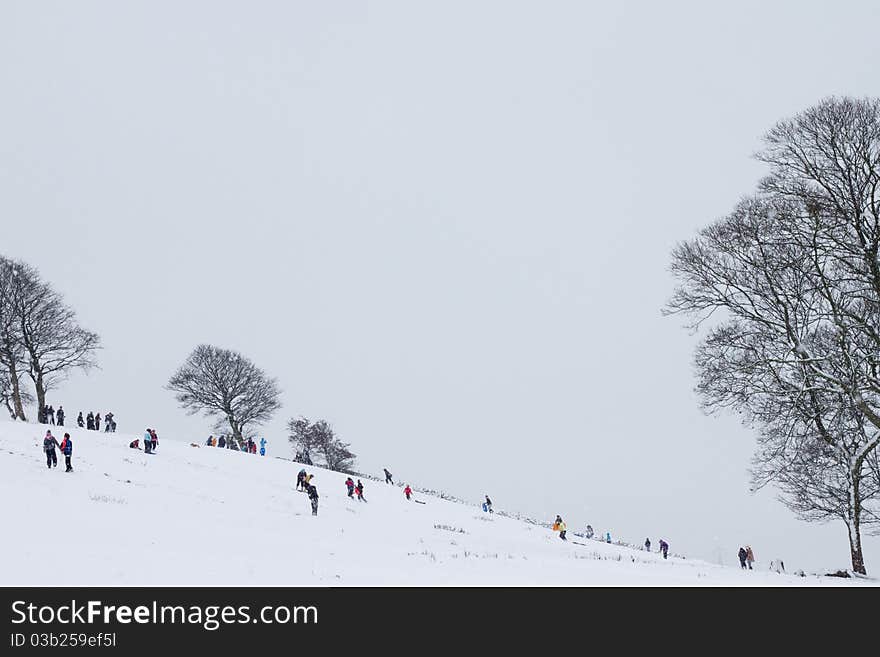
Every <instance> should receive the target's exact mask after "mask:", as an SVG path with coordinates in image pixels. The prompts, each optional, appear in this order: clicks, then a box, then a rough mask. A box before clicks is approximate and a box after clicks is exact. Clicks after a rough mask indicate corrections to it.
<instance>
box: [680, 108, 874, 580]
mask: <svg viewBox="0 0 880 657" xmlns="http://www.w3.org/2000/svg"><path fill="white" fill-rule="evenodd" d="M756 157H757V159H758V160H759V161H761V162H763V163H765V164H766V165H767V166H768V167H769V173H768V175H767V176H766V177H765V178H764V179H763V180H761V182H760V183H759V185H758V189H757V190H756V191H755V193H753V194H752V195H751V196H749V197H747V198H745V199H743V200H742V201H741V202H740V203H739V204H738V205H737V206H736V208H735V209H734V210H733V212H731V213H730V214H729V215H728V216H726V217H724V218H722V219H721V220H719V221H716V222H714V223H713V224H711V225H709V226H707V227H706V228H704V229H703V230H701V231H700V232H699V234H698V236H697V237H695V238H694V239H691V240H689V241H686V242H684V243H681V244H679V245H678V246H677V247H676V248H675V249H674V251H673V253H672V266H671V270H672V273H673V274H674V276H675V277H676V279H677V281H678V285H677V288H676V290H675V292H674V294H673V296H672V298H671V299H670V301H669V303H668V305H667V307H666V308H665V312H666V313H670V314H682V315H684V316H686V317H688V318H689V319H688V326H689V327H690V328H691V329H693V330H695V331H696V330H698V329H700V328H701V327H703V326H705V327H706V328H707V332H706V334H705V336H704V337H703V339H702V341H701V342H700V344H699V346H698V347H697V350H696V356H695V362H696V369H697V377H698V383H697V392H698V393H699V395H700V398H701V401H702V404H703V406H704V408H705V409H706V410H707V411H709V412H713V411H718V410H720V409H731V410H733V411H735V412H737V413H738V414H740V415H741V416H742V418H743V420H744V422H745V423H746V424H747V425H748V426H750V427H752V428H754V429H755V431H756V432H757V434H758V447H757V451H756V454H755V457H754V461H753V467H752V477H753V483H754V484H755V485H756V486H758V487H760V486H765V485H767V484H773V485H775V486H776V487H777V488H778V490H779V491H780V495H781V499H782V500H783V502H784V503H786V504H787V505H788V507H789V508H790V509H792V510H793V511H794V512H795V513H796V514H798V516H800V517H801V518H803V519H805V520H822V521H826V520H829V519H832V518H837V519H840V520H842V521H843V522H844V523H845V525H846V527H847V530H848V536H849V544H850V558H851V561H852V568H853V571H855V572H858V573H865V572H866V570H865V563H864V558H863V554H862V546H861V536H862V532H863V530H870V529H871V528H872V527H877V526H878V524H880V467H878V446H880V259H878V258H880V99H853V98H830V99H826V100H823V101H822V102H820V103H819V104H818V105H816V106H814V107H812V108H810V109H808V110H806V111H805V112H803V113H801V114H799V115H797V116H795V117H794V118H792V119H788V120H784V121H781V122H780V123H778V124H777V125H776V126H775V127H774V128H773V129H771V130H770V132H769V133H767V135H766V136H765V137H764V148H763V150H761V151H760V152H759V153H758V154H757V155H756Z"/></svg>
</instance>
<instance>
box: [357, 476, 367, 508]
mask: <svg viewBox="0 0 880 657" xmlns="http://www.w3.org/2000/svg"><path fill="white" fill-rule="evenodd" d="M354 492H355V493H357V496H358V500H360V501H361V502H366V501H367V500H366V499H365V498H364V484H363V482H361V480H360V479H358V483H357V486H355V487H354Z"/></svg>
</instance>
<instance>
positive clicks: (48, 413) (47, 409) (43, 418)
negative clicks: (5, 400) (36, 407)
mask: <svg viewBox="0 0 880 657" xmlns="http://www.w3.org/2000/svg"><path fill="white" fill-rule="evenodd" d="M38 415H39V417H38V418H37V419H38V420H39V422H40V424H54V425H56V426H59V427H63V426H64V407H63V406H59V407H58V410H57V411H56V410H55V409H54V408H53V407H52V405H51V404H45V405H44V406H43V408H41V409H40V412H39V414H38ZM56 418H57V420H58V422H55V420H56ZM13 419H14V417H13Z"/></svg>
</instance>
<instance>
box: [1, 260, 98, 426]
mask: <svg viewBox="0 0 880 657" xmlns="http://www.w3.org/2000/svg"><path fill="white" fill-rule="evenodd" d="M2 269H3V270H4V271H6V272H7V273H6V274H5V275H2V276H0V278H2V279H4V280H5V283H4V286H5V287H4V297H5V302H4V305H7V311H6V312H9V313H11V316H12V321H14V323H15V327H14V328H13V329H8V330H4V331H3V335H2V336H0V338H3V339H4V340H3V341H4V345H6V346H4V348H3V349H2V350H3V351H4V353H5V356H3V357H2V358H3V362H4V366H5V367H6V368H7V369H8V370H9V371H10V376H11V381H12V383H13V393H12V394H13V403H14V404H15V403H16V399H18V403H20V399H21V392H20V391H18V393H16V390H15V388H16V382H17V381H18V376H17V373H18V369H17V367H15V363H16V360H17V359H18V358H20V355H16V354H21V352H23V353H24V358H25V360H26V363H27V375H28V376H29V377H30V378H31V380H32V381H33V383H34V389H35V392H36V401H37V415H38V417H39V416H41V415H42V409H43V408H44V407H45V405H46V393H47V392H48V391H49V390H51V389H52V388H53V387H54V386H56V385H57V384H58V383H59V382H60V381H63V380H64V379H65V378H66V377H67V375H68V374H69V372H70V370H72V369H84V370H88V369H90V368H92V367H95V366H96V363H95V360H94V355H95V351H96V350H97V349H99V348H100V338H99V337H98V335H97V334H95V333H92V332H91V331H86V330H85V329H83V328H82V327H81V326H80V325H79V323H78V322H77V319H76V313H75V312H74V310H73V309H72V308H70V307H69V306H68V305H67V304H65V303H64V299H63V298H62V296H61V295H60V294H59V293H58V292H56V291H55V290H54V289H52V287H51V286H50V285H49V284H48V283H46V282H45V281H43V280H42V279H41V278H40V275H39V273H38V272H37V270H36V269H34V268H33V267H31V266H30V265H28V264H26V263H24V262H18V261H8V260H7V261H5V262H3V263H2ZM9 345H14V346H12V347H10V346H9ZM16 413H17V414H18V415H19V417H22V419H23V413H19V409H18V408H17V407H16Z"/></svg>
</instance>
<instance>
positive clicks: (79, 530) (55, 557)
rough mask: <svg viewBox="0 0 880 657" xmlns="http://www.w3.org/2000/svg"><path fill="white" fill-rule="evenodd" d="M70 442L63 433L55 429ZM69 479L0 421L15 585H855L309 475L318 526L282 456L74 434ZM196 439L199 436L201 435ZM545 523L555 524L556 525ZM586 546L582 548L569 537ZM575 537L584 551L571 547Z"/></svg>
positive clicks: (0, 483) (1, 578)
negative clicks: (675, 552) (619, 542)
mask: <svg viewBox="0 0 880 657" xmlns="http://www.w3.org/2000/svg"><path fill="white" fill-rule="evenodd" d="M53 429H55V430H53V433H54V434H55V436H56V437H57V438H58V440H59V441H60V440H61V436H62V435H63V433H64V429H63V428H61V427H57V428H53ZM66 430H67V431H69V432H70V433H71V436H72V437H73V440H74V453H73V467H74V472H72V473H70V474H67V473H65V472H64V459H63V456H62V455H61V454H60V453H59V467H58V468H56V469H52V470H47V468H46V464H45V457H44V454H43V452H42V437H43V435H44V434H45V431H46V427H45V426H44V425H35V424H22V423H18V424H15V423H11V422H8V421H0V487H2V495H3V499H4V501H5V504H4V513H3V521H4V522H3V525H4V533H5V537H6V538H5V540H4V541H2V544H0V545H2V547H0V555H2V558H0V584H2V585H5V586H10V585H38V586H43V585H96V586H97V585H696V584H709V585H813V586H815V585H849V586H852V585H862V584H875V585H876V584H877V582H876V581H875V580H859V581H854V580H843V579H839V578H833V577H817V576H808V577H805V578H801V577H795V576H790V575H780V574H777V573H772V572H767V571H753V572H742V571H741V570H739V569H738V568H724V567H720V566H717V565H713V564H708V563H705V562H702V561H696V560H690V559H681V558H673V557H672V556H670V559H669V560H668V561H664V560H663V559H662V557H661V556H660V555H658V554H656V553H651V554H648V553H646V552H643V551H638V550H632V549H629V548H625V547H619V546H615V545H606V544H605V543H602V542H599V541H596V540H586V539H582V538H579V537H577V536H574V535H573V534H571V533H569V538H570V539H572V540H570V541H569V542H568V543H564V542H563V541H561V540H560V539H559V538H558V537H557V535H556V533H554V532H551V531H550V530H549V529H546V528H544V527H540V526H537V525H534V524H531V523H527V522H523V521H520V520H515V519H513V518H506V517H500V516H498V515H497V514H493V515H489V514H486V513H483V512H482V511H481V510H480V509H479V508H478V507H476V506H468V505H464V504H459V503H455V502H451V501H448V500H441V499H439V498H436V497H430V496H424V495H420V494H418V493H417V494H416V499H421V500H422V501H424V502H425V504H416V503H414V502H408V501H407V500H406V499H405V497H404V495H403V492H402V489H401V488H400V487H397V486H390V485H386V484H384V483H378V482H375V481H364V485H365V487H366V488H365V491H364V497H365V498H366V499H367V500H368V502H366V503H363V502H358V501H357V500H356V499H349V498H348V497H347V496H346V491H345V486H344V484H343V482H344V479H345V477H344V476H343V475H340V474H337V473H332V472H328V471H324V470H321V469H318V468H311V467H308V468H307V470H308V471H309V472H314V473H315V478H314V480H313V483H314V484H315V485H316V486H317V488H318V491H319V494H320V506H319V515H318V516H317V517H313V516H312V515H311V509H310V506H309V501H308V499H307V497H306V495H305V494H304V493H300V492H297V491H296V490H295V488H294V486H295V479H296V473H297V471H298V470H299V468H300V466H299V465H298V464H295V463H292V462H290V461H287V460H282V459H276V458H270V457H260V456H255V455H248V454H244V453H241V452H234V451H230V450H223V449H217V448H209V447H206V446H204V445H200V446H199V447H198V448H195V447H192V446H190V445H189V444H188V443H180V442H173V441H162V436H161V435H160V436H159V439H160V444H159V449H158V453H157V454H155V455H148V454H144V453H143V452H142V451H136V450H134V449H130V448H129V447H128V444H129V442H130V441H131V440H132V439H133V438H136V437H138V438H139V437H140V436H130V435H124V434H107V433H97V432H93V431H85V430H76V429H73V430H71V429H70V428H67V429H66ZM198 442H199V443H201V442H203V441H202V440H199V441H198ZM547 520H548V521H549V520H552V518H548V519H547ZM575 541H577V543H576V542H575ZM578 543H580V544H578Z"/></svg>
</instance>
